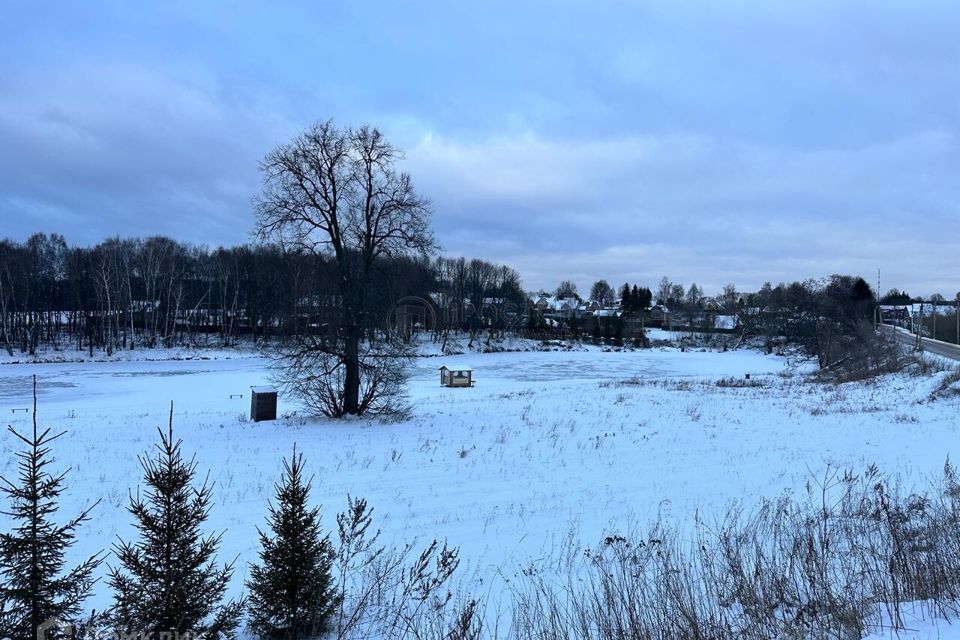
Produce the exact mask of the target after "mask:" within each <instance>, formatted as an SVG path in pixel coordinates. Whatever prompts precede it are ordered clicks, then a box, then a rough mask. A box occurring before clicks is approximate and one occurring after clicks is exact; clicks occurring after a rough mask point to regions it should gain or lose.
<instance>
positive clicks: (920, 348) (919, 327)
mask: <svg viewBox="0 0 960 640" xmlns="http://www.w3.org/2000/svg"><path fill="white" fill-rule="evenodd" d="M921 332H923V300H921V301H920V318H919V321H918V322H917V351H923V338H921V337H920V334H921Z"/></svg>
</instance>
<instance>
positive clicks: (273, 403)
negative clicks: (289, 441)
mask: <svg viewBox="0 0 960 640" xmlns="http://www.w3.org/2000/svg"><path fill="white" fill-rule="evenodd" d="M250 419H251V420H253V421H254V422H260V421H261V420H276V419H277V390H276V389H274V388H273V387H250Z"/></svg>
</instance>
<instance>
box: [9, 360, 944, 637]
mask: <svg viewBox="0 0 960 640" xmlns="http://www.w3.org/2000/svg"><path fill="white" fill-rule="evenodd" d="M235 355H236V354H235ZM449 362H454V363H466V364H469V365H472V366H473V368H474V377H475V380H476V382H477V386H476V387H475V388H472V389H446V388H442V387H440V386H439V384H438V374H437V368H438V367H439V366H440V365H441V364H444V363H449ZM789 364H790V363H789V362H788V361H787V360H785V359H784V358H779V357H775V356H765V355H761V354H758V353H755V352H751V351H731V352H726V353H717V352H697V351H687V352H684V353H682V352H680V351H679V350H676V349H654V350H647V351H636V352H619V353H605V352H602V351H601V350H599V349H592V350H586V351H575V352H543V353H540V352H521V353H492V354H472V355H469V356H458V357H456V358H449V359H447V358H423V359H421V360H419V361H418V362H417V364H416V366H415V370H414V375H413V380H412V382H411V385H410V396H411V400H412V402H413V405H414V416H413V417H412V419H410V420H409V421H406V422H402V423H397V424H382V423H376V422H369V421H365V420H354V421H346V422H332V421H323V420H315V419H306V418H303V417H300V416H298V415H297V414H296V410H297V407H296V406H294V405H293V404H291V402H290V401H289V400H286V399H283V398H281V402H280V412H281V413H282V414H284V417H283V418H282V419H280V420H278V421H276V422H265V423H259V424H254V423H252V422H250V421H249V420H248V419H247V417H246V416H247V414H248V412H249V395H248V394H249V387H250V386H251V385H259V384H264V383H267V382H268V370H267V362H266V361H265V360H264V359H262V358H259V357H256V356H253V355H248V356H241V357H233V358H230V359H212V360H178V361H165V362H161V361H150V362H134V361H120V362H91V363H61V364H5V365H2V366H0V415H3V416H4V418H5V420H6V422H7V423H8V424H11V425H12V426H14V427H15V428H18V429H27V428H28V427H29V422H30V417H29V415H27V414H25V413H23V412H19V411H17V412H13V411H12V410H15V409H19V408H23V407H28V406H29V405H30V377H31V376H32V375H33V374H36V375H37V376H38V377H39V380H40V394H39V402H40V406H39V417H40V423H41V425H43V426H52V427H54V428H55V429H68V430H69V433H68V434H67V435H66V436H64V438H63V439H62V440H61V441H59V442H58V444H57V445H56V447H55V451H54V453H55V455H56V458H57V463H58V465H59V466H60V467H67V466H69V467H71V468H72V471H71V473H70V475H69V487H68V494H69V495H68V500H67V501H66V502H65V504H64V512H63V514H62V515H63V516H67V515H73V512H74V511H75V510H76V509H77V508H78V507H79V506H80V505H81V504H84V501H85V500H87V499H94V498H93V497H101V498H102V499H103V502H102V503H101V504H100V505H99V506H98V507H97V508H96V510H95V512H94V519H93V521H92V522H91V523H90V525H89V526H88V527H87V528H86V529H85V531H84V535H83V538H82V540H81V544H80V545H78V546H79V547H81V548H80V549H78V550H77V554H75V555H78V554H79V553H89V552H90V551H93V550H98V549H101V548H105V547H109V545H110V544H111V543H112V542H113V541H114V540H115V539H116V536H117V535H121V536H123V537H125V538H128V537H131V535H132V534H131V530H130V518H129V517H128V514H127V512H126V505H127V496H128V491H129V490H136V487H137V486H138V484H139V483H140V478H141V473H140V468H139V463H138V461H137V455H138V454H140V453H142V452H144V451H147V450H149V449H151V447H152V446H153V444H154V443H155V442H156V440H157V431H156V429H157V427H158V426H161V425H165V424H166V419H167V412H168V410H169V403H170V402H171V401H173V402H174V406H175V418H174V428H175V432H176V434H177V435H178V436H179V437H181V438H183V440H184V447H185V450H186V451H187V452H188V453H189V452H196V454H197V460H198V463H199V468H200V470H201V473H206V472H207V471H209V473H210V477H211V479H212V480H214V481H215V482H216V485H217V491H216V494H215V495H216V504H215V506H214V509H213V523H212V526H213V527H214V528H216V529H223V530H225V531H226V534H225V536H224V544H223V548H222V550H221V556H220V557H221V559H224V560H226V559H232V558H234V557H239V562H238V565H237V566H238V570H237V572H236V575H235V580H234V583H235V584H234V589H236V590H237V591H238V592H239V590H240V589H241V585H242V581H243V579H244V578H245V576H246V562H248V561H251V560H253V559H255V554H256V551H257V544H256V543H257V540H256V529H255V527H257V526H258V525H261V524H262V522H263V517H264V514H265V510H266V502H267V500H268V499H269V498H270V497H271V496H272V483H273V482H274V480H275V479H276V478H277V475H278V472H279V470H280V468H281V459H282V458H283V456H285V455H288V454H289V453H290V451H291V449H292V447H293V444H294V443H296V444H297V447H298V450H302V451H303V452H304V453H305V455H306V460H307V463H308V465H309V467H310V470H312V472H313V473H314V474H315V476H316V479H315V488H314V498H315V499H316V500H317V501H318V502H320V503H322V504H323V507H324V517H325V523H326V525H327V526H328V527H331V528H332V527H333V526H334V520H333V516H334V514H335V512H336V511H338V510H340V509H342V508H343V507H344V505H345V502H346V496H347V494H350V495H353V496H362V497H365V498H367V500H368V501H369V502H370V504H371V505H372V506H373V507H374V509H375V512H374V515H375V518H376V525H377V526H378V527H380V528H381V529H383V531H384V536H385V537H387V539H393V540H395V541H397V542H398V543H399V542H405V541H408V540H410V539H413V538H419V539H421V540H424V539H425V538H433V537H438V538H441V539H442V538H446V539H447V540H448V541H449V542H450V543H451V544H452V545H455V546H459V547H460V548H461V552H462V558H463V561H464V565H462V575H464V576H467V577H469V578H471V579H473V580H474V583H473V584H474V585H475V587H476V588H477V589H478V591H480V592H482V593H490V594H495V593H496V592H497V587H496V586H495V585H496V584H497V582H498V581H500V580H503V579H504V578H509V576H511V575H513V574H515V573H516V572H517V571H518V570H519V569H520V568H521V567H522V565H523V564H524V563H525V561H527V560H529V559H531V558H539V557H543V556H544V555H545V554H549V553H551V551H553V550H555V549H557V548H558V547H559V546H560V544H561V543H562V541H563V540H564V539H565V538H566V537H567V535H568V534H569V532H571V530H573V531H575V532H576V533H577V535H579V536H581V537H582V539H583V540H585V541H587V542H593V541H595V540H596V538H597V537H598V536H600V534H601V533H602V532H604V531H611V530H616V529H617V528H619V527H623V526H625V525H626V524H628V523H630V522H634V521H639V522H645V521H648V520H652V519H655V518H656V517H657V516H658V515H664V516H667V517H669V518H671V519H673V520H674V521H677V522H680V523H682V522H684V521H686V520H687V519H688V518H689V517H690V516H691V515H692V514H693V513H694V511H699V512H700V513H702V514H709V513H710V512H711V511H716V512H718V513H719V512H720V511H722V510H723V508H724V506H725V505H726V504H727V503H728V502H729V501H731V500H744V501H748V502H749V501H750V500H752V499H754V498H755V497H757V496H761V495H762V496H772V495H775V494H778V493H780V492H781V491H783V490H787V489H799V488H800V487H802V486H803V485H804V483H805V482H806V481H807V480H808V479H809V473H810V472H819V471H822V470H823V469H824V468H825V467H826V465H827V464H833V465H834V466H841V467H850V468H853V469H854V470H862V469H863V468H864V467H866V466H867V465H868V464H870V463H876V464H878V465H879V466H880V467H881V469H883V470H884V471H887V472H891V473H901V474H903V475H904V476H905V478H907V480H910V479H916V481H917V482H918V483H920V482H921V481H923V480H924V479H925V478H926V477H927V476H930V475H935V474H936V473H938V472H939V470H940V469H941V468H942V466H943V463H944V461H945V459H946V458H947V456H948V455H953V457H954V458H956V457H957V454H958V453H960V439H958V432H960V420H958V418H957V415H958V409H960V401H958V399H956V398H953V399H941V400H937V401H935V402H930V401H927V397H928V395H929V393H930V391H931V390H932V389H933V388H934V387H935V386H936V379H935V377H934V378H916V377H909V376H890V377H887V378H885V379H883V380H881V381H879V382H873V383H866V384H848V385H842V386H827V385H821V384H814V383H811V382H809V381H808V380H807V379H806V378H805V377H804V376H803V375H802V373H803V370H802V369H800V370H798V369H795V368H792V367H790V366H789ZM746 374H750V375H751V379H752V381H754V382H757V383H759V386H751V387H739V386H723V385H718V384H717V381H718V380H721V379H725V378H726V379H728V380H732V379H735V380H738V381H739V380H742V379H743V378H744V376H745V375H746ZM231 394H242V396H243V397H242V398H233V399H231V397H230V396H231ZM0 447H2V451H3V455H2V462H0V471H2V474H3V475H4V476H7V477H10V476H11V475H13V474H14V473H15V471H14V469H13V467H14V465H15V460H14V457H13V452H14V451H15V450H16V448H17V445H16V443H15V442H14V439H13V437H12V436H10V435H7V436H5V437H3V438H2V439H0ZM88 497H89V498H88ZM491 585H494V586H491ZM108 603H109V597H108V593H107V589H106V588H105V586H104V585H103V584H100V585H98V587H97V591H96V596H95V598H94V599H93V600H92V601H91V602H90V603H89V604H90V605H91V606H95V607H97V608H98V609H99V608H102V607H103V606H104V605H106V604H108ZM931 633H934V632H931ZM904 637H911V636H904ZM920 637H947V636H946V635H944V634H943V633H942V632H941V633H940V635H939V636H937V635H930V636H927V635H922V636H920Z"/></svg>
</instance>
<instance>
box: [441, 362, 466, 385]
mask: <svg viewBox="0 0 960 640" xmlns="http://www.w3.org/2000/svg"><path fill="white" fill-rule="evenodd" d="M440 385H441V386H444V387H472V386H473V369H471V368H470V367H464V366H446V365H444V366H442V367H440Z"/></svg>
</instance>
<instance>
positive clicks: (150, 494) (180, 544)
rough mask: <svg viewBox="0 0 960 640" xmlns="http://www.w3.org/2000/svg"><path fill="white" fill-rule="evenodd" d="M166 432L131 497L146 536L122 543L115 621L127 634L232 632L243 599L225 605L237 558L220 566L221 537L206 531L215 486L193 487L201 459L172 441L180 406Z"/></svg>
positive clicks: (145, 460) (115, 576) (113, 581)
mask: <svg viewBox="0 0 960 640" xmlns="http://www.w3.org/2000/svg"><path fill="white" fill-rule="evenodd" d="M159 431H160V444H159V445H157V448H158V449H159V452H158V453H157V455H156V457H155V458H150V457H147V456H143V457H141V458H140V464H141V466H142V467H143V472H144V481H145V482H146V484H147V487H148V489H147V491H146V492H145V496H144V497H141V496H140V493H139V491H138V492H137V494H136V495H135V496H131V498H130V507H129V511H130V513H131V514H133V516H134V518H136V527H137V529H138V530H139V532H140V539H139V540H138V541H136V542H123V541H120V542H119V543H117V544H116V545H114V553H115V554H116V556H117V559H118V560H119V561H120V567H117V568H111V569H110V586H111V587H112V588H113V590H114V609H113V612H112V616H111V617H112V619H113V622H114V624H115V626H116V631H118V632H121V633H144V634H146V633H154V634H157V636H156V637H159V634H161V633H174V634H180V635H181V636H183V635H190V634H196V635H200V634H202V635H205V636H207V637H214V636H217V635H218V634H220V633H223V634H224V635H226V636H227V637H233V635H234V632H235V630H236V628H237V625H238V623H239V620H240V616H241V614H242V612H243V602H242V601H239V600H231V601H228V602H223V598H224V593H225V592H226V589H227V584H228V583H229V581H230V578H231V576H232V575H233V563H230V564H227V565H223V566H218V565H217V563H216V553H217V549H218V548H219V546H220V541H221V538H222V535H209V536H204V535H203V533H202V531H201V527H202V525H203V523H204V522H205V521H206V520H207V517H208V516H209V514H210V497H211V493H212V490H213V487H212V485H211V484H209V482H207V481H206V480H205V481H204V482H203V484H202V485H200V487H199V488H194V486H193V484H192V483H193V480H194V476H195V475H196V469H197V463H196V461H195V460H194V459H191V460H189V461H185V460H184V459H183V456H182V455H181V453H180V446H181V443H182V441H181V440H176V441H175V440H174V439H173V406H172V405H171V407H170V423H169V425H168V428H167V432H166V433H164V432H163V430H159Z"/></svg>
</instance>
